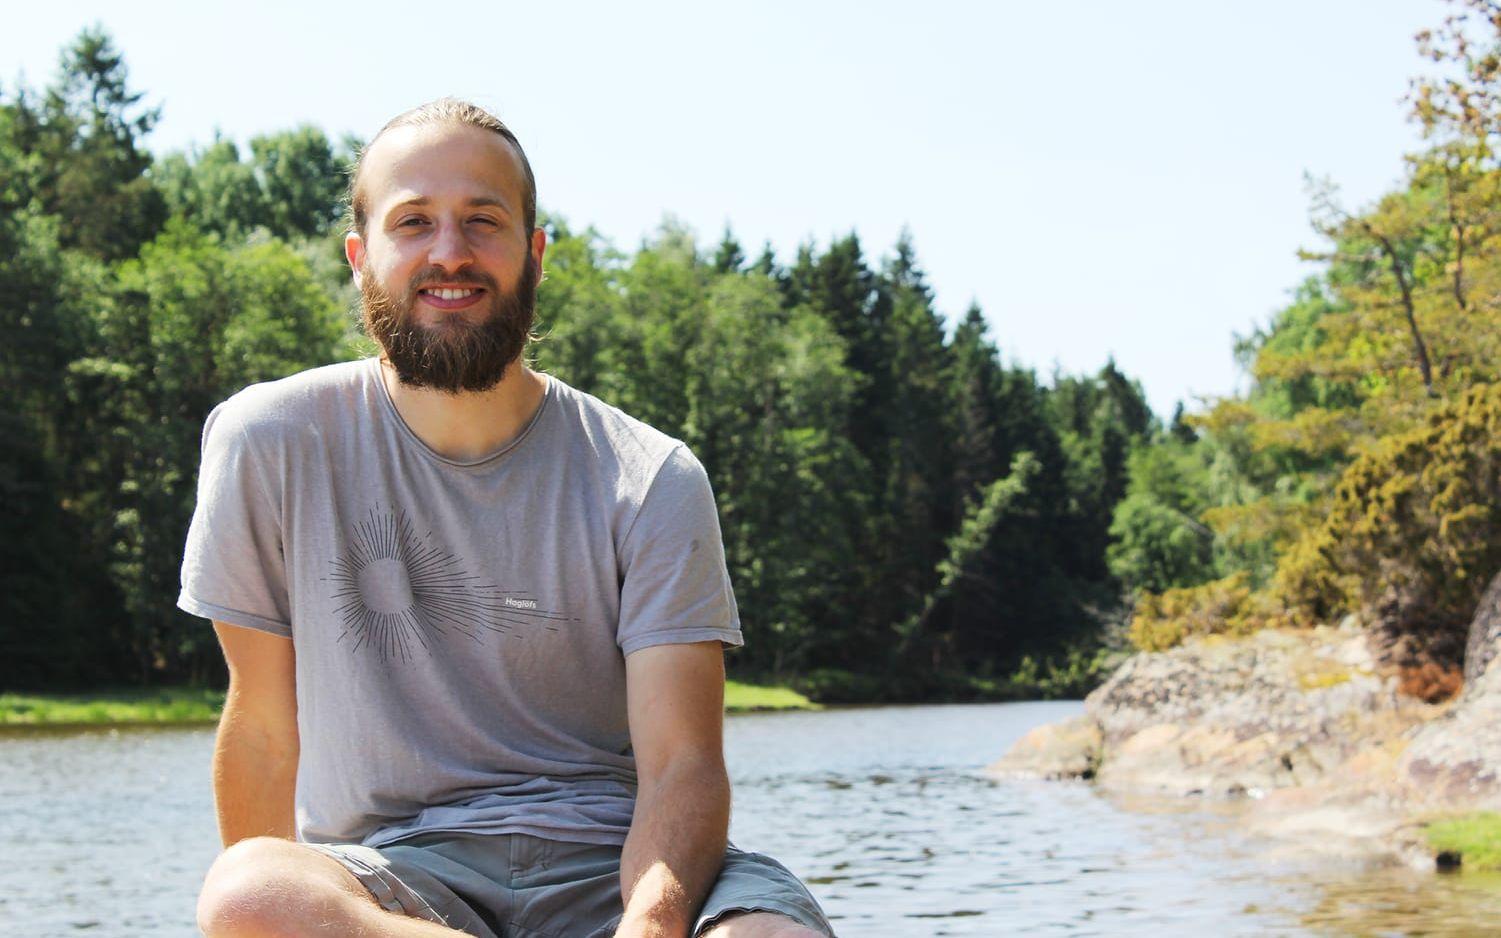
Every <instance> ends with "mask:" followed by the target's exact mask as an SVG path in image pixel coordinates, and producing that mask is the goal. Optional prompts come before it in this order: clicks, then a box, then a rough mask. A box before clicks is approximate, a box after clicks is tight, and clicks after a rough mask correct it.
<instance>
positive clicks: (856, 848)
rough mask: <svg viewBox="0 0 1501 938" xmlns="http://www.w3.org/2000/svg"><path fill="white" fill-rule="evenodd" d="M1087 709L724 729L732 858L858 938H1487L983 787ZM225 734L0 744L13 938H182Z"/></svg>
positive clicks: (1039, 791) (1431, 898) (1194, 822)
mask: <svg viewBox="0 0 1501 938" xmlns="http://www.w3.org/2000/svg"><path fill="white" fill-rule="evenodd" d="M1078 709H1079V705H1078V704H1076V703H1037V704H985V705H972V706H945V707H881V708H862V709H850V710H834V711H827V712H822V713H807V714H758V715H748V716H742V717H734V718H732V719H731V720H730V721H729V724H728V726H727V729H726V750H727V756H728V759H729V764H730V772H731V775H732V777H733V779H734V782H735V814H734V821H733V824H732V828H731V836H732V838H733V839H734V840H735V842H736V843H737V844H738V845H739V846H741V847H743V848H745V849H750V850H760V851H763V852H766V853H770V854H772V855H774V856H776V857H777V858H778V859H780V860H782V862H784V863H786V864H787V865H788V866H790V867H791V868H792V869H793V870H795V871H796V872H798V873H799V874H801V875H803V876H804V877H805V878H806V879H807V881H808V883H809V886H810V888H811V889H812V890H813V892H814V893H815V895H817V896H818V898H819V901H821V902H822V903H823V904H824V907H825V909H826V910H827V911H828V912H829V914H830V916H831V918H833V920H834V922H835V925H836V927H837V928H838V929H839V932H840V934H841V935H843V936H845V938H858V936H903V938H909V936H926V935H935V936H936V935H956V936H957V935H968V936H981V935H984V936H991V935H1005V934H1012V933H1025V934H1039V935H1048V934H1059V935H1110V936H1114V935H1152V936H1155V938H1163V936H1173V935H1204V934H1208V935H1214V936H1216V938H1218V936H1234V935H1248V936H1249V935H1258V936H1259V935H1484V934H1492V933H1496V931H1497V929H1496V928H1495V923H1497V922H1501V878H1498V877H1484V876H1476V875H1465V876H1434V875H1432V874H1422V873H1416V872H1412V871H1408V870H1392V869H1378V870H1369V871H1363V870H1361V869H1358V868H1355V867H1349V866H1346V867H1336V866H1333V865H1331V864H1330V863H1328V862H1327V861H1318V862H1314V861H1311V860H1304V861H1302V862H1298V861H1296V860H1293V861H1289V860H1288V859H1287V858H1286V857H1285V855H1284V854H1283V853H1273V852H1270V851H1268V850H1267V849H1266V848H1265V846H1264V845H1258V844H1256V843H1253V842H1251V841H1249V840H1248V839H1246V838H1244V837H1242V836H1240V835H1239V834H1238V833H1237V827H1236V824H1235V814H1236V810H1237V809H1236V808H1235V806H1233V805H1224V804H1218V805H1216V804H1210V803H1196V802H1191V801H1178V800H1173V801H1130V802H1125V801H1120V800H1113V799H1108V798H1105V797H1101V796H1100V795H1099V794H1098V793H1096V792H1095V790H1094V789H1093V788H1091V787H1090V786H1088V785H1084V784H1074V783H1036V782H1034V783H1022V782H997V781H994V780H992V779H989V778H987V777H985V776H984V775H983V774H982V773H981V772H980V767H981V766H982V765H983V764H984V763H986V762H988V761H990V760H991V759H993V758H994V757H996V756H997V755H999V754H1000V753H1001V752H1002V751H1004V750H1005V748H1006V747H1007V745H1009V743H1010V742H1011V741H1012V740H1013V739H1015V738H1016V737H1018V736H1020V735H1021V734H1022V733H1023V732H1025V731H1026V730H1028V729H1030V728H1031V727H1033V726H1036V725H1037V724H1039V723H1043V722H1048V721H1051V720H1056V719H1062V718H1065V717H1067V716H1070V715H1072V714H1074V713H1077V712H1078ZM211 746H212V732H211V731H210V730H204V729H192V730H129V731H114V732H111V731H91V732H83V733H70V734H48V735H15V734H10V735H3V736H0V856H3V857H4V860H5V862H4V863H0V935H6V936H10V935H17V936H26V938H45V936H55V935H56V936H61V935H70V936H71V935H111V936H113V935H153V936H155V935H163V936H171V935H192V934H195V929H194V927H193V902H194V897H195V895H196V893H197V889H198V884H199V883H200V882H201V880H202V876H203V873H204V871H205V870H206V869H207V868H208V865H209V863H210V862H211V861H212V860H213V857H214V855H215V853H216V851H217V847H218V840H217V836H216V834H215V831H214V822H213V814H212V807H211V801H210V792H209V776H208V763H209V752H210V749H211Z"/></svg>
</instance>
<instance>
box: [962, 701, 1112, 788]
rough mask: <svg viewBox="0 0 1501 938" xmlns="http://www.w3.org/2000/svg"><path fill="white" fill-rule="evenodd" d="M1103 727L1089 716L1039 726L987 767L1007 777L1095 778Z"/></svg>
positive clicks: (989, 771) (990, 771)
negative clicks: (1101, 728)
mask: <svg viewBox="0 0 1501 938" xmlns="http://www.w3.org/2000/svg"><path fill="white" fill-rule="evenodd" d="M1100 743H1101V738H1100V728H1099V726H1098V725H1097V724H1096V723H1095V722H1094V721H1093V720H1091V719H1089V718H1088V717H1082V716H1081V717H1075V718H1073V719H1072V720H1067V721H1065V722H1063V723H1054V724H1049V725H1046V726H1039V727H1037V728H1036V729H1034V730H1032V731H1031V732H1029V733H1027V735H1025V736H1023V737H1022V738H1021V739H1019V740H1017V741H1016V744H1015V745H1013V746H1012V747H1011V751H1010V752H1008V753H1006V755H1004V756H1002V757H1001V758H1000V759H998V760H997V761H996V762H994V763H992V764H991V765H990V766H989V767H987V768H986V771H987V772H988V773H990V774H992V775H998V776H1001V777H1006V778H1044V779H1060V778H1093V777H1094V774H1095V770H1096V769H1097V768H1098V767H1099V764H1100Z"/></svg>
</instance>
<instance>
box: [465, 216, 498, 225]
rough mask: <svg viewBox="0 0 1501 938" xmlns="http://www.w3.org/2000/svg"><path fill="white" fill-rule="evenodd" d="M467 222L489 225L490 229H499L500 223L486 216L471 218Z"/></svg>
mask: <svg viewBox="0 0 1501 938" xmlns="http://www.w3.org/2000/svg"><path fill="white" fill-rule="evenodd" d="M469 220H470V221H475V222H480V223H482V224H486V225H489V226H490V227H491V228H498V227H500V223H499V222H497V221H496V220H495V219H493V218H490V217H488V216H486V215H476V216H474V217H473V218H471V219H469Z"/></svg>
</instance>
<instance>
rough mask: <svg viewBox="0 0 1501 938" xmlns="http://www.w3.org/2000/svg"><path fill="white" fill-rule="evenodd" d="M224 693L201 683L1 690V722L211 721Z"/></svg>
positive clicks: (83, 723)
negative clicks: (51, 691)
mask: <svg viewBox="0 0 1501 938" xmlns="http://www.w3.org/2000/svg"><path fill="white" fill-rule="evenodd" d="M222 706H224V692H223V691H218V690H209V689H207V688H201V687H152V688H111V689H108V690H100V691H93V692H90V693H80V694H0V726H107V725H112V724H164V725H166V724H194V723H212V722H214V721H215V720H217V719H218V718H219V709H220V708H221V707H222Z"/></svg>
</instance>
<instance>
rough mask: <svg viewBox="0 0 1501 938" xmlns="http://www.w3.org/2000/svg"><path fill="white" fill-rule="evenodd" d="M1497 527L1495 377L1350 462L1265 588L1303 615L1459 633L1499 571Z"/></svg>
mask: <svg viewBox="0 0 1501 938" xmlns="http://www.w3.org/2000/svg"><path fill="white" fill-rule="evenodd" d="M1497 531H1501V384H1498V385H1480V386H1478V387H1475V388H1471V389H1470V390H1469V391H1468V392H1466V393H1465V394H1464V395H1463V396H1461V397H1459V398H1458V399H1457V400H1455V401H1454V402H1453V403H1452V404H1450V405H1448V406H1445V407H1443V408H1442V409H1440V410H1438V411H1435V412H1434V413H1433V414H1431V415H1430V416H1429V418H1428V420H1427V421H1426V424H1425V425H1424V426H1423V427H1421V428H1418V429H1416V430H1411V431H1408V432H1405V433H1399V434H1394V435H1392V436H1389V437H1386V438H1384V439H1382V440H1381V441H1380V443H1379V445H1378V446H1377V447H1375V448H1374V449H1373V450H1372V451H1371V452H1370V453H1368V454H1366V455H1364V456H1361V457H1360V458H1359V459H1357V460H1355V462H1353V463H1352V464H1351V465H1350V467H1349V468H1348V469H1347V470H1345V472H1344V474H1343V475H1342V476H1341V478H1340V481H1339V485H1338V486H1337V487H1336V488H1335V492H1334V498H1333V501H1332V504H1331V505H1330V510H1329V512H1328V515H1327V517H1326V518H1325V520H1324V522H1323V523H1322V524H1320V525H1319V526H1317V527H1315V528H1313V529H1311V530H1310V531H1309V532H1308V533H1307V535H1305V537H1304V538H1303V539H1302V540H1301V541H1300V542H1299V543H1298V545H1297V547H1296V548H1295V549H1294V550H1293V551H1292V552H1290V553H1289V554H1288V555H1287V557H1286V559H1285V560H1284V563H1283V565H1282V567H1281V568H1280V569H1279V570H1278V576H1277V582H1276V595H1277V598H1278V599H1279V600H1280V601H1281V602H1282V603H1283V604H1284V605H1285V606H1287V607H1288V608H1289V609H1290V610H1292V611H1293V614H1294V615H1296V616H1298V617H1299V618H1301V619H1303V620H1304V621H1313V620H1318V619H1326V618H1328V617H1330V616H1334V615H1340V614H1342V613H1344V612H1351V611H1353V612H1358V613H1360V614H1361V615H1362V618H1363V619H1364V620H1365V621H1368V622H1382V623H1385V624H1389V625H1394V626H1396V627H1397V628H1398V630H1400V631H1402V632H1406V633H1450V634H1456V635H1462V634H1463V632H1464V630H1465V629H1466V627H1467V626H1468V623H1469V619H1470V616H1471V615H1472V614H1473V612H1474V610H1475V606H1476V604H1477V603H1478V602H1479V599H1480V594H1481V592H1482V591H1483V590H1484V589H1485V586H1486V584H1487V583H1488V582H1489V580H1490V578H1491V577H1492V576H1494V575H1495V573H1496V571H1497V570H1498V569H1501V539H1498V538H1497V536H1496V532H1497ZM1373 572H1379V576H1372V575H1371V574H1372V573H1373ZM1461 644H1462V643H1461Z"/></svg>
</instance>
